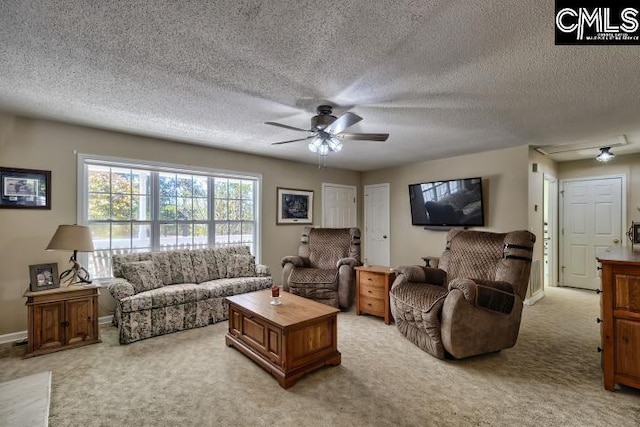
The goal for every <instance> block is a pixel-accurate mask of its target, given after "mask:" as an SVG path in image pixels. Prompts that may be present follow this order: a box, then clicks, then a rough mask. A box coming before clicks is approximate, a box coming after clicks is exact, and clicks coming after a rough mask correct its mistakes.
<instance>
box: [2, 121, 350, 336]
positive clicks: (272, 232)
mask: <svg viewBox="0 0 640 427" xmlns="http://www.w3.org/2000/svg"><path fill="white" fill-rule="evenodd" d="M76 152H77V153H87V154H99V155H105V156H115V157H123V158H130V159H143V160H150V161H158V162H165V163H174V164H180V165H194V166H200V167H209V168H219V169H228V170H237V171H244V172H252V173H261V174H262V195H261V200H262V262H263V263H265V264H267V265H269V266H270V267H271V269H272V272H273V275H274V280H275V281H277V282H280V274H281V267H280V259H281V258H282V257H283V256H285V255H292V254H295V253H297V248H298V244H297V242H298V241H299V238H300V231H301V229H302V226H297V225H288V226H276V225H275V222H276V218H275V216H276V206H275V203H276V187H289V188H299V189H308V190H313V191H314V202H315V203H314V212H313V218H314V220H315V224H316V225H318V226H319V225H321V220H322V214H321V206H322V200H321V196H322V192H321V184H322V182H330V183H336V184H344V185H353V186H357V187H359V186H360V173H359V172H353V171H345V170H337V169H330V168H327V169H318V168H317V167H315V166H314V165H311V164H302V163H296V162H289V161H284V160H276V159H270V158H266V157H260V156H254V155H247V154H241V153H235V152H230V151H223V150H216V149H212V148H206V147H200V146H193V145H187V144H180V143H175V142H170V141H165V140H160V139H154V138H144V137H138V136H133V135H128V134H122V133H116V132H108V131H102V130H97V129H92V128H86V127H80V126H72V125H66V124H60V123H53V122H48V121H43V120H32V119H25V118H14V117H12V116H6V115H4V116H0V166H4V167H18V168H28V169H45V170H51V172H52V209H51V210H50V211H40V210H10V209H0V253H1V254H2V256H1V257H0V335H2V334H7V333H11V332H18V331H24V330H26V328H27V321H26V318H27V314H26V313H27V311H26V309H25V307H24V301H25V300H24V298H23V297H22V294H23V293H24V291H25V289H26V287H27V286H28V282H29V275H28V272H29V265H31V264H42V263H49V262H58V264H59V268H60V269H61V271H62V270H63V269H66V268H67V265H68V259H69V256H70V253H64V252H47V251H45V250H44V248H45V247H46V246H47V244H48V243H49V239H51V236H52V235H53V233H54V231H55V230H56V228H57V226H58V225H59V224H72V223H74V222H76V212H77V211H76V164H77V160H76V154H75V153H76ZM358 191H359V192H360V190H358ZM361 216H362V215H361V212H360V213H359V215H358V218H361ZM112 308H113V301H112V300H111V297H110V296H109V295H108V291H107V290H103V291H102V296H101V297H100V315H101V316H104V315H107V314H109V313H110V312H111V310H112Z"/></svg>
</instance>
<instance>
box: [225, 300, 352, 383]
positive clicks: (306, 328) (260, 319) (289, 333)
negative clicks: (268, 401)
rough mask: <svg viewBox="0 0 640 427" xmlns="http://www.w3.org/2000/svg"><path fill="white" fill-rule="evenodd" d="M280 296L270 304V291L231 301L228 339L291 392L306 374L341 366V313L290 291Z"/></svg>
mask: <svg viewBox="0 0 640 427" xmlns="http://www.w3.org/2000/svg"><path fill="white" fill-rule="evenodd" d="M280 298H281V301H282V304H281V305H276V306H274V305H271V304H270V301H271V290H270V289H266V290H262V291H256V292H249V293H246V294H239V295H234V296H230V297H227V298H226V299H227V301H228V302H229V331H228V332H227V334H226V337H225V341H226V344H227V346H229V347H235V348H236V349H237V350H239V351H240V352H241V353H243V354H244V355H245V356H247V357H248V358H249V359H251V360H253V361H254V362H256V363H257V364H258V365H260V366H261V367H262V368H263V369H265V370H266V371H268V372H270V373H271V375H273V376H274V377H275V378H276V379H277V380H278V383H279V384H280V386H281V387H283V388H289V387H291V386H292V385H293V384H294V383H295V382H296V381H297V380H298V379H299V378H300V377H301V376H303V375H304V374H306V373H307V372H311V371H313V370H315V369H318V368H320V367H322V366H324V365H331V366H335V365H339V364H340V363H341V360H342V355H341V354H340V352H339V351H338V313H339V312H340V310H338V309H337V308H334V307H330V306H328V305H325V304H321V303H319V302H316V301H313V300H310V299H307V298H303V297H299V296H297V295H292V294H290V293H288V292H282V291H281V292H280Z"/></svg>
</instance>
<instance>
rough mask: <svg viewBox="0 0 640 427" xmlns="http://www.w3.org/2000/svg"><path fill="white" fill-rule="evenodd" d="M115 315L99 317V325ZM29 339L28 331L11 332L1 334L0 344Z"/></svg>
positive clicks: (107, 321)
mask: <svg viewBox="0 0 640 427" xmlns="http://www.w3.org/2000/svg"><path fill="white" fill-rule="evenodd" d="M112 318H113V315H109V316H102V317H98V325H106V324H108V323H111V319H112ZM26 339H27V331H20V332H11V333H10V334H4V335H0V344H6V343H9V342H16V341H22V340H26Z"/></svg>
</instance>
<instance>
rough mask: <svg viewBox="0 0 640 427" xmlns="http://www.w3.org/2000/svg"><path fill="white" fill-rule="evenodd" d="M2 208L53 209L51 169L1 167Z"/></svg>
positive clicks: (0, 206) (0, 192) (0, 200)
mask: <svg viewBox="0 0 640 427" xmlns="http://www.w3.org/2000/svg"><path fill="white" fill-rule="evenodd" d="M0 208H3V209H51V171H43V170H35V169H16V168H3V167H0Z"/></svg>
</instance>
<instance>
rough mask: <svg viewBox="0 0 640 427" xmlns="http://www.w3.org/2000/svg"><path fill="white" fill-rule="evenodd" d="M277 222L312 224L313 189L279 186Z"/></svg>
mask: <svg viewBox="0 0 640 427" xmlns="http://www.w3.org/2000/svg"><path fill="white" fill-rule="evenodd" d="M277 207H278V212H277V216H276V224H278V225H280V224H312V223H313V191H311V190H294V189H291V188H280V187H278V203H277Z"/></svg>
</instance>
